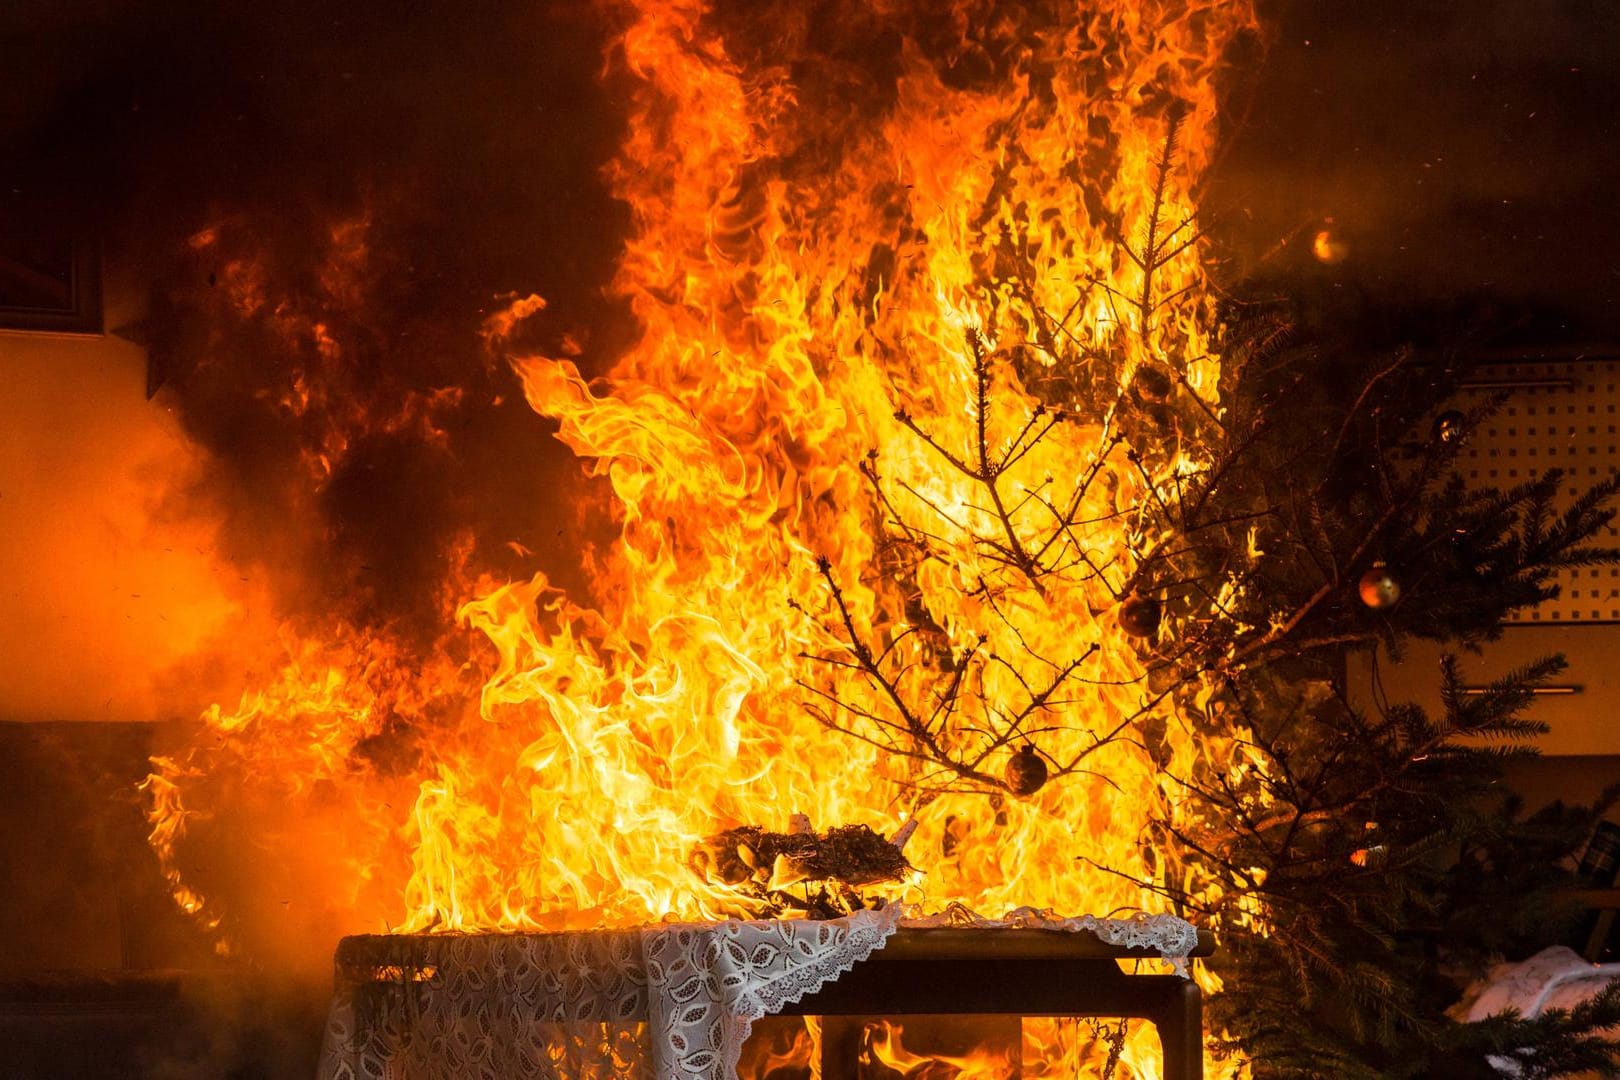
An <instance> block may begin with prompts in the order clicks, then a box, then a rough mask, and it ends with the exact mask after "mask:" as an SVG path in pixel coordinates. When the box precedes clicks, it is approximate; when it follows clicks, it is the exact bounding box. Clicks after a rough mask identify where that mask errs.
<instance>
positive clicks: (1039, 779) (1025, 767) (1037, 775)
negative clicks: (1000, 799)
mask: <svg viewBox="0 0 1620 1080" xmlns="http://www.w3.org/2000/svg"><path fill="white" fill-rule="evenodd" d="M1002 777H1003V779H1005V780H1006V783H1007V790H1008V791H1010V792H1012V793H1013V794H1014V795H1033V794H1035V793H1036V792H1037V791H1039V790H1041V788H1042V786H1044V785H1045V783H1046V761H1045V759H1043V758H1042V757H1041V755H1040V753H1039V752H1038V751H1037V750H1036V749H1035V747H1034V746H1033V745H1032V744H1028V743H1026V744H1025V745H1024V747H1023V749H1021V750H1018V751H1017V752H1016V753H1014V754H1013V756H1012V757H1010V758H1008V759H1007V770H1006V772H1004V773H1003V774H1002Z"/></svg>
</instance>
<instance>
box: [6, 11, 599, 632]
mask: <svg viewBox="0 0 1620 1080" xmlns="http://www.w3.org/2000/svg"><path fill="white" fill-rule="evenodd" d="M70 9H72V10H70ZM583 10H584V6H583V5H573V4H553V5H544V4H532V3H515V2H512V3H472V4H454V5H452V4H437V5H401V4H396V3H377V2H369V0H368V2H361V3H341V4H331V3H324V2H323V3H315V2H307V0H280V2H276V0H272V2H271V3H267V4H251V5H249V4H214V3H200V2H198V3H180V2H169V3H163V2H157V3H151V2H132V3H122V2H111V0H107V2H103V3H100V4H95V5H91V4H80V5H61V4H58V3H53V2H51V0H23V2H22V3H21V4H20V5H18V4H14V5H12V9H11V11H10V13H9V15H8V16H6V17H4V19H3V22H0V56H4V57H6V58H7V60H8V63H7V65H6V66H7V68H8V78H7V86H6V90H5V96H4V98H3V100H0V146H4V147H6V148H7V149H6V152H5V153H4V154H3V155H0V180H3V184H0V196H3V197H4V199H5V203H4V208H5V209H6V210H8V211H11V212H17V213H36V212H41V210H40V208H42V207H43V208H46V209H47V210H48V211H49V212H60V213H64V214H70V215H72V216H74V217H75V218H78V219H81V220H87V221H89V222H90V223H91V224H92V226H93V227H94V228H95V229H96V231H98V232H99V233H100V235H101V236H102V237H103V240H104V242H105V243H106V244H107V245H108V247H109V249H110V252H109V254H110V257H113V258H117V259H119V260H121V261H123V262H126V263H130V262H133V263H135V264H137V265H139V266H140V267H141V268H142V271H143V276H144V277H145V278H146V279H147V280H148V281H150V282H151V284H152V297H153V304H152V319H151V322H150V324H149V326H148V327H147V328H146V333H147V336H148V337H149V338H150V339H151V345H152V355H153V363H154V365H155V367H156V369H157V372H158V374H159V376H160V378H162V379H163V381H164V385H163V388H162V390H161V391H160V393H161V395H162V398H161V401H160V404H166V405H170V406H172V407H173V408H174V409H175V411H176V413H177V415H178V416H179V418H180V421H181V423H182V425H183V427H184V429H185V431H186V432H187V434H188V435H189V436H190V437H191V438H192V439H193V440H195V441H196V442H197V443H198V444H199V445H200V446H201V447H202V448H203V449H204V450H205V451H206V452H207V454H208V455H209V459H210V461H211V463H212V464H211V467H210V469H209V471H208V477H207V479H206V481H205V482H204V485H203V490H200V491H192V492H188V493H184V495H185V498H187V499H190V500H193V504H194V508H195V509H197V510H198V511H200V512H203V513H205V514H208V515H211V516H218V517H219V518H220V519H221V520H222V521H223V522H224V531H223V534H222V542H223V545H224V547H225V550H226V552H227V553H228V554H229V555H230V556H232V557H234V558H236V559H238V560H240V561H242V562H244V563H254V564H256V565H259V566H262V567H265V568H268V569H269V570H271V571H272V577H273V579H274V580H275V581H276V582H278V583H279V584H280V585H281V586H282V588H281V593H282V599H283V602H284V604H285V605H286V607H287V610H288V613H289V614H298V613H299V612H301V611H309V612H316V613H321V614H325V613H329V612H332V611H334V610H335V611H338V612H340V613H343V614H348V615H350V616H351V617H352V618H354V619H355V620H357V621H361V622H367V623H371V624H375V625H388V626H390V627H391V628H393V629H395V630H397V631H400V632H410V633H413V634H420V635H422V636H428V635H430V633H431V631H432V629H433V628H434V627H435V626H436V624H437V623H438V621H439V619H440V615H439V610H440V608H441V606H442V604H441V600H442V598H441V597H439V596H438V595H436V592H435V590H436V589H437V588H438V587H439V583H440V581H441V579H442V577H443V575H444V570H445V566H446V563H447V561H448V560H449V559H450V558H451V557H452V548H453V547H454V545H455V544H456V543H457V542H458V539H459V538H460V537H461V536H463V535H466V534H468V533H469V532H470V533H473V534H476V536H477V537H479V542H480V547H479V548H478V549H477V550H476V551H475V553H474V559H473V561H474V565H476V566H479V567H482V568H487V569H492V570H495V571H497V572H500V573H503V574H525V573H528V572H532V570H534V569H535V568H537V567H538V566H542V565H545V566H547V568H548V569H550V570H552V571H553V572H560V573H562V574H563V575H564V576H565V577H566V575H567V568H568V565H569V564H570V562H571V559H570V558H569V553H568V552H567V551H566V550H563V549H564V548H565V547H566V545H567V543H568V542H569V541H565V539H564V537H563V535H562V534H566V533H567V532H568V525H569V522H568V521H567V520H564V518H565V511H564V510H562V509H561V508H560V507H561V506H562V505H563V504H564V503H566V502H567V499H566V498H564V499H559V498H557V492H558V489H559V487H562V486H566V485H568V484H570V483H572V480H571V477H573V476H574V475H575V474H577V470H576V469H574V467H573V466H572V465H571V464H570V462H569V461H568V460H567V455H566V453H565V452H564V451H562V449H561V448H560V446H558V445H557V444H556V443H555V442H554V441H553V440H551V439H550V438H549V433H548V431H547V429H546V426H545V424H544V423H543V422H542V421H540V420H539V419H538V418H537V417H535V416H534V415H533V414H532V413H530V411H529V410H528V409H527V407H526V406H525V405H524V404H523V402H522V400H521V395H520V394H518V393H517V389H516V385H515V382H514V381H513V380H512V379H511V377H510V376H509V375H508V374H507V373H506V371H505V370H504V368H503V367H502V366H501V365H500V364H499V363H492V361H491V357H490V356H489V355H487V353H486V352H485V351H484V350H483V348H482V347H481V344H480V339H479V334H478V330H479V325H480V322H481V320H482V319H483V318H484V317H485V316H486V315H487V314H488V313H489V312H490V311H491V310H492V309H494V308H495V307H497V306H498V305H499V302H498V300H497V297H499V296H501V295H503V294H510V293H513V292H517V293H527V292H530V291H534V292H539V293H541V294H542V295H544V296H546V297H547V298H548V300H550V301H551V306H552V310H553V311H554V312H556V313H557V319H556V325H558V326H564V325H566V326H567V328H568V329H569V330H571V331H573V332H574V333H575V334H576V335H577V336H580V337H583V338H585V339H586V340H588V341H590V342H591V343H592V344H593V345H595V346H596V347H597V352H598V353H601V352H604V351H610V348H611V338H612V336H613V335H612V333H611V332H610V331H609V330H607V329H605V328H606V327H608V326H611V325H613V324H614V322H615V315H616V312H615V310H614V309H613V308H612V306H611V305H609V304H607V303H606V302H604V301H603V299H602V296H601V286H602V285H603V283H605V281H606V280H607V278H608V277H609V276H610V274H611V272H612V265H613V259H614V256H615V253H616V250H617V244H618V235H619V233H620V231H621V230H622V227H623V220H624V215H623V214H622V212H621V211H620V210H619V209H618V208H617V207H616V206H615V205H614V204H613V203H612V201H611V200H610V199H609V198H608V197H607V195H606V193H605V190H604V188H603V186H602V185H601V183H600V182H599V180H598V177H597V171H598V169H599V167H600V164H601V162H602V161H603V160H604V159H605V157H606V156H607V155H608V154H609V153H610V152H611V150H612V148H613V146H614V144H615V141H616V138H617V135H618V127H617V125H618V121H617V120H616V119H615V115H614V111H613V108H612V104H611V102H609V101H607V100H606V99H605V97H604V95H603V93H602V92H601V91H600V90H599V89H598V86H597V79H596V75H597V73H598V71H599V70H600V67H601V63H602V59H601V34H602V27H600V26H599V25H598V24H597V23H596V22H595V21H593V20H592V19H591V18H589V17H587V16H585V15H583V14H581V12H582V11H583ZM357 222H358V223H361V224H360V225H358V226H355V228H354V230H353V231H352V232H351V233H350V234H349V235H347V236H345V237H344V238H343V241H342V243H336V242H334V238H333V228H334V226H339V225H342V224H344V223H349V224H350V225H354V223H357ZM205 228H213V229H214V230H215V234H216V235H217V237H218V239H217V240H216V241H215V242H214V243H212V244H209V245H202V246H199V245H197V244H194V243H192V242H190V238H193V237H195V236H197V235H198V233H199V232H200V231H201V230H203V229H205ZM345 244H346V245H348V247H350V248H351V249H358V251H359V254H358V255H356V254H354V252H353V251H351V252H350V253H349V255H350V256H351V257H349V258H347V259H346V260H344V265H343V267H342V270H343V271H344V274H345V275H348V277H350V278H352V280H349V279H347V278H346V279H345V280H343V281H340V282H337V283H334V282H333V281H332V280H330V270H331V266H330V264H331V263H332V262H333V261H334V260H335V259H336V258H337V255H336V254H335V252H337V253H338V254H341V251H340V250H339V249H341V248H342V247H343V246H344V245H345ZM242 263H251V264H252V266H253V268H254V269H253V275H254V280H253V288H254V289H255V290H256V295H258V296H260V297H261V298H262V305H261V306H260V307H259V308H258V309H257V310H256V311H253V312H245V311H244V310H242V306H241V304H240V292H239V291H238V292H237V293H236V294H234V295H233V291H232V284H233V277H232V275H233V273H234V274H236V276H237V281H236V283H237V284H240V280H239V279H240V276H241V269H240V265H238V264H242ZM288 323H297V324H298V326H297V327H295V328H294V330H291V331H289V330H288V329H287V324H288ZM317 331H318V334H317ZM621 333H622V331H621ZM317 337H320V338H324V339H326V340H327V341H328V342H329V343H330V344H332V345H333V346H334V347H335V351H336V353H337V355H336V357H335V358H334V357H331V356H323V355H322V353H321V350H320V348H319V347H318V346H319V342H318V340H317ZM315 373H319V377H320V380H321V381H322V383H323V384H324V387H325V389H324V395H325V400H324V402H322V401H320V400H317V401H316V402H315V403H314V404H312V405H311V406H310V407H309V408H307V409H306V410H303V411H302V412H298V411H295V410H289V409H288V408H287V407H286V406H285V405H284V404H282V403H283V402H284V401H285V400H287V399H288V398H289V396H290V395H291V396H297V393H298V392H299V387H298V385H297V381H298V379H299V377H300V375H302V377H304V378H312V377H314V375H315ZM446 387H458V388H460V390H461V396H460V398H459V400H457V401H454V402H446V401H444V400H442V399H441V400H439V401H438V403H437V404H436V405H434V406H433V407H432V408H431V409H424V408H423V407H421V406H420V402H421V400H422V399H424V398H425V397H427V396H429V395H433V394H435V393H436V392H439V391H442V390H443V389H444V388H446ZM319 397H320V395H319V394H318V395H317V398H319ZM497 402H499V403H498V404H497ZM413 409H414V410H415V411H416V413H417V414H418V419H425V420H431V421H432V423H431V425H429V424H426V423H414V424H413V423H393V424H390V423H387V422H385V420H386V418H393V417H397V416H398V415H399V414H401V413H410V412H411V411H412V410H413ZM357 414H365V415H367V416H369V417H370V419H367V420H364V421H362V420H360V419H358V417H357ZM430 426H431V428H434V429H437V432H439V434H432V433H431V432H430V431H429V428H430ZM333 445H340V446H341V452H340V453H338V454H335V455H332V454H329V455H328V457H329V464H330V469H331V472H330V476H329V477H327V476H320V475H316V474H312V473H311V471H310V469H309V468H308V467H307V464H306V462H307V461H308V459H309V455H311V454H315V453H319V452H321V451H322V450H323V449H326V450H329V449H330V448H331V447H332V446H333ZM509 542H510V543H511V544H515V545H519V546H521V548H523V549H527V550H531V551H534V552H536V553H537V557H536V558H528V557H521V556H519V555H518V554H516V551H517V550H518V548H517V547H513V546H509ZM548 564H549V565H548Z"/></svg>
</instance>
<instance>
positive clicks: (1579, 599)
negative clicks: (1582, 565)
mask: <svg viewBox="0 0 1620 1080" xmlns="http://www.w3.org/2000/svg"><path fill="white" fill-rule="evenodd" d="M1470 383H1471V389H1470V391H1469V395H1465V401H1464V402H1463V404H1464V405H1465V406H1466V404H1468V402H1467V401H1466V398H1467V397H1468V396H1471V395H1474V394H1494V393H1501V392H1507V393H1508V394H1509V397H1508V399H1507V402H1506V404H1505V405H1504V406H1503V407H1502V408H1501V409H1500V410H1499V411H1498V412H1497V413H1496V414H1495V415H1494V416H1492V417H1491V418H1490V419H1489V420H1487V421H1486V422H1485V423H1483V424H1481V425H1480V429H1479V430H1478V431H1476V432H1474V434H1473V437H1472V438H1471V439H1470V440H1469V444H1468V447H1467V449H1465V450H1464V451H1463V455H1462V460H1461V461H1460V463H1459V464H1460V466H1461V468H1462V471H1463V476H1464V477H1465V478H1466V479H1467V480H1468V482H1469V484H1470V486H1475V487H1481V488H1485V487H1495V488H1508V487H1512V486H1513V485H1515V484H1520V483H1523V482H1524V481H1526V480H1530V479H1534V478H1535V477H1537V476H1540V475H1541V474H1542V473H1543V472H1545V471H1546V470H1548V469H1562V470H1564V472H1565V474H1566V479H1567V483H1566V484H1565V486H1564V488H1563V490H1562V491H1561V492H1560V493H1559V507H1560V509H1562V508H1563V507H1567V506H1568V505H1569V504H1570V503H1571V502H1572V501H1573V500H1574V498H1575V496H1577V495H1578V494H1579V493H1580V492H1582V491H1584V490H1585V489H1586V488H1588V487H1589V486H1591V485H1592V484H1593V483H1595V482H1596V481H1598V480H1600V479H1602V478H1603V477H1606V476H1609V475H1611V474H1613V473H1615V472H1617V471H1620V452H1617V447H1620V409H1617V405H1620V391H1617V389H1616V388H1617V387H1620V356H1617V355H1615V353H1614V352H1612V351H1606V352H1605V353H1604V354H1603V355H1602V356H1590V355H1589V356H1583V357H1580V358H1578V359H1572V360H1563V361H1553V362H1548V361H1542V360H1535V361H1523V362H1509V363H1500V364H1490V365H1488V366H1485V367H1482V368H1480V369H1479V371H1478V374H1477V376H1476V378H1475V379H1473V380H1470ZM1595 539H1596V542H1598V543H1603V544H1611V545H1617V544H1620V537H1617V532H1616V529H1615V527H1613V526H1611V527H1609V528H1608V529H1607V530H1606V535H1604V536H1601V537H1597V538H1595ZM1554 580H1555V581H1556V582H1557V583H1558V585H1559V586H1560V589H1559V595H1558V596H1557V597H1556V598H1554V599H1552V600H1549V601H1547V602H1546V603H1543V604H1541V605H1539V606H1537V607H1535V608H1531V609H1528V610H1525V611H1519V612H1516V613H1514V614H1513V615H1511V616H1509V619H1508V621H1509V623H1535V624H1546V623H1593V622H1615V621H1620V568H1617V567H1607V566H1604V567H1597V568H1586V569H1579V570H1565V571H1562V572H1560V573H1559V574H1558V575H1557V576H1556V577H1555V578H1554Z"/></svg>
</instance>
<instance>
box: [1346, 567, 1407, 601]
mask: <svg viewBox="0 0 1620 1080" xmlns="http://www.w3.org/2000/svg"><path fill="white" fill-rule="evenodd" d="M1357 591H1358V592H1359V593H1360V595H1361V602H1362V603H1363V604H1366V605H1367V606H1368V607H1370V608H1372V609H1373V610H1374V611H1384V610H1386V609H1388V608H1392V607H1394V606H1395V602H1396V601H1398V600H1399V599H1400V598H1401V583H1400V582H1399V581H1397V580H1395V575H1394V574H1392V573H1390V571H1389V567H1387V566H1385V565H1384V564H1383V563H1381V562H1375V563H1373V564H1372V566H1371V567H1369V568H1368V569H1367V572H1366V573H1365V574H1362V575H1361V584H1360V586H1359V588H1358V589H1357Z"/></svg>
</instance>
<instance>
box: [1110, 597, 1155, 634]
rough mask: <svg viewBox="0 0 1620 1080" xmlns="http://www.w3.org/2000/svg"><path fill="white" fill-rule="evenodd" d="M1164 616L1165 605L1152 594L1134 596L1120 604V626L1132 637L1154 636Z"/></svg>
mask: <svg viewBox="0 0 1620 1080" xmlns="http://www.w3.org/2000/svg"><path fill="white" fill-rule="evenodd" d="M1163 616H1164V605H1163V604H1161V603H1159V602H1158V601H1157V600H1155V599H1154V598H1153V597H1151V596H1133V597H1131V598H1130V599H1129V600H1127V601H1125V602H1124V603H1123V604H1121V605H1120V606H1119V628H1120V629H1121V630H1123V631H1125V632H1126V633H1127V634H1129V635H1131V636H1132V637H1152V636H1153V634H1154V633H1155V632H1156V631H1157V630H1158V629H1159V620H1160V619H1161V618H1163Z"/></svg>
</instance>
